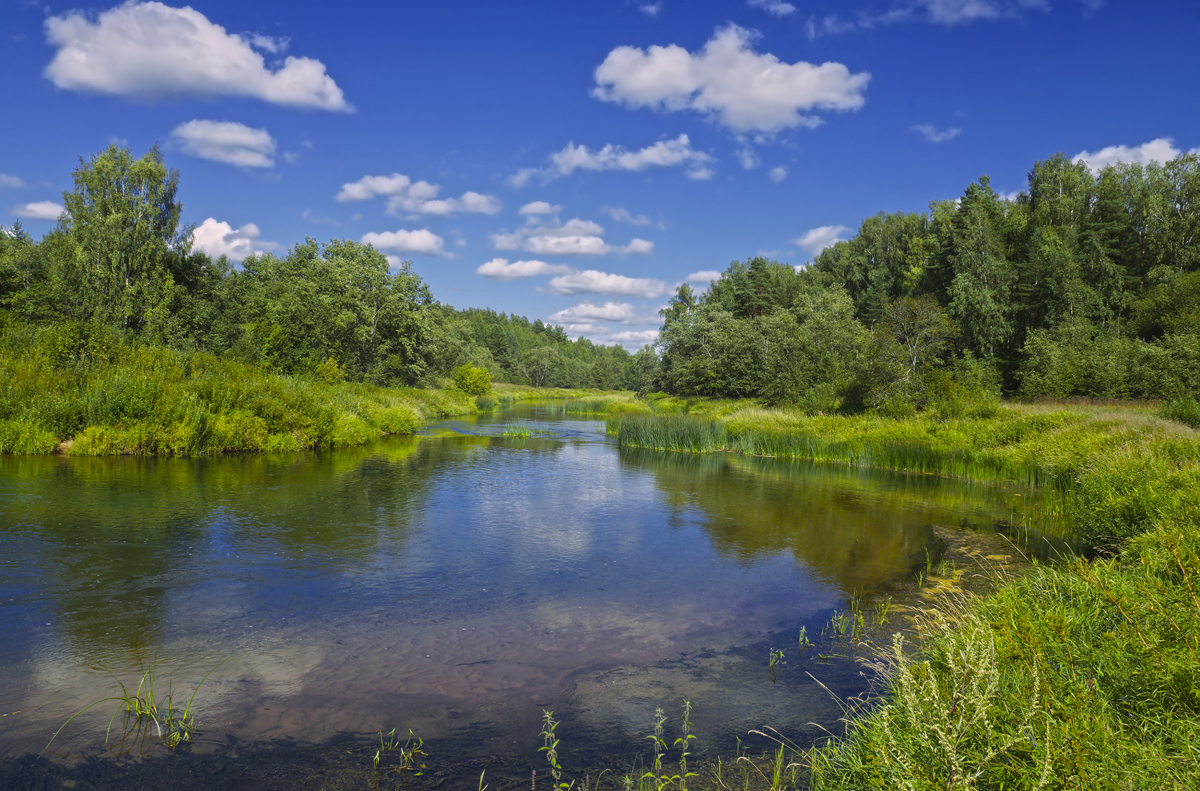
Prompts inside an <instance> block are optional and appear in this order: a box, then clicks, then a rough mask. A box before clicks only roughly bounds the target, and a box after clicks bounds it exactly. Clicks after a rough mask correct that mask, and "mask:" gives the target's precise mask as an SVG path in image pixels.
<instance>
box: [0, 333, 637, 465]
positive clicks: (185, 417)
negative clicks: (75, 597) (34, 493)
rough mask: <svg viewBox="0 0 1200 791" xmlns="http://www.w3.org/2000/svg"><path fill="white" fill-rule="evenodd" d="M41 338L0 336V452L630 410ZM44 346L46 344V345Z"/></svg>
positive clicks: (408, 429) (390, 429)
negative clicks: (589, 408) (60, 344)
mask: <svg viewBox="0 0 1200 791" xmlns="http://www.w3.org/2000/svg"><path fill="white" fill-rule="evenodd" d="M49 332H50V331H48V330H37V329H29V328H18V329H11V328H10V329H9V330H6V331H4V332H3V334H2V335H0V453H23V454H27V453H34V454H40V453H52V452H55V451H58V452H62V453H68V454H72V455H89V456H107V455H149V456H204V455H211V454H215V453H229V452H259V451H298V450H305V449H312V448H338V447H346V446H351V445H362V444H366V443H369V442H373V441H374V440H376V439H379V438H381V437H384V436H394V435H407V434H413V433H415V432H416V430H417V429H418V428H419V427H420V426H421V425H423V424H424V423H427V422H429V421H432V420H438V419H444V418H448V417H454V416H460V415H471V414H476V413H478V412H490V411H492V410H493V409H495V407H496V406H497V405H498V404H500V405H505V404H511V403H513V402H514V401H519V400H530V399H540V400H545V399H572V398H573V399H579V398H581V397H582V398H590V399H592V400H597V401H599V400H605V401H607V400H611V401H614V402H615V401H618V400H624V401H627V402H629V401H632V395H631V394H620V395H608V394H603V393H600V392H599V391H590V390H559V389H551V388H541V389H539V388H532V387H521V386H515V385H503V384H500V385H496V386H495V388H494V398H493V397H487V398H483V397H480V398H475V397H473V396H469V395H467V394H466V393H464V392H462V391H459V390H457V389H454V388H388V387H379V386H375V385H371V384H367V383H355V382H327V381H325V380H323V379H322V378H320V377H318V376H288V375H282V374H275V373H271V372H269V371H266V370H263V369H260V368H256V367H254V366H250V365H246V364H244V363H240V362H237V361H234V360H228V359H222V358H218V357H215V356H213V355H211V354H207V353H204V352H194V351H193V352H185V351H177V350H172V349H167V348H162V347H146V346H136V345H133V346H130V345H114V346H112V347H111V348H109V349H108V351H107V352H106V353H105V355H104V356H102V357H100V358H99V359H91V358H85V359H79V360H63V359H60V356H58V355H56V354H55V351H54V346H53V344H51V343H49V342H48V341H46V338H45V337H43V336H47V333H49ZM47 337H48V336H47Z"/></svg>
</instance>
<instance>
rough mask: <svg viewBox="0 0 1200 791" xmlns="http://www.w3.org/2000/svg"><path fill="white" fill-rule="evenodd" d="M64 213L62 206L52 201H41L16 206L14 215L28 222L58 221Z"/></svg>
mask: <svg viewBox="0 0 1200 791" xmlns="http://www.w3.org/2000/svg"><path fill="white" fill-rule="evenodd" d="M63 211H64V209H63V207H62V205H61V204H58V203H55V202H54V201H52V200H40V201H34V202H33V203H22V204H21V205H20V206H14V207H13V210H12V213H13V214H15V215H17V216H18V217H21V218H23V219H26V220H57V219H58V215H60V214H62V213H63Z"/></svg>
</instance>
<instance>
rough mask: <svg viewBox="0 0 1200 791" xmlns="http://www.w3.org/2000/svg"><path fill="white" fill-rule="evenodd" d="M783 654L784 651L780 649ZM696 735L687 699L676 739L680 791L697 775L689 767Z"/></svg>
mask: <svg viewBox="0 0 1200 791" xmlns="http://www.w3.org/2000/svg"><path fill="white" fill-rule="evenodd" d="M780 653H781V654H782V653H783V652H782V651H780ZM695 738H696V735H695V734H694V733H692V702H691V701H690V700H685V701H684V702H683V725H682V726H681V727H680V736H679V738H678V739H676V740H675V746H676V747H678V748H679V750H680V752H679V791H687V781H688V778H689V777H695V776H696V773H695V772H689V771H688V768H687V759H688V756H689V755H691V754H692V753H691V751H690V750H689V749H688V747H689V746H690V744H691V741H692V739H695Z"/></svg>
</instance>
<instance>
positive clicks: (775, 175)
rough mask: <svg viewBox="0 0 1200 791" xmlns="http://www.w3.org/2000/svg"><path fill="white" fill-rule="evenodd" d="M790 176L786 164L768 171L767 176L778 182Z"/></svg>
mask: <svg viewBox="0 0 1200 791" xmlns="http://www.w3.org/2000/svg"><path fill="white" fill-rule="evenodd" d="M787 177H788V169H787V167H786V166H785V165H777V166H775V167H773V168H771V169H770V170H768V171H767V178H769V179H771V181H774V182H775V183H776V184H778V183H779V182H781V181H783V180H784V179H785V178H787Z"/></svg>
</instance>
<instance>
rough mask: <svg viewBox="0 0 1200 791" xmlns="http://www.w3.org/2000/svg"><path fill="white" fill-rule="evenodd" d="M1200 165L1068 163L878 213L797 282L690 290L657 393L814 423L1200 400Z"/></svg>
mask: <svg viewBox="0 0 1200 791" xmlns="http://www.w3.org/2000/svg"><path fill="white" fill-rule="evenodd" d="M1198 235H1200V158H1198V157H1197V156H1196V155H1195V154H1187V155H1183V156H1180V157H1178V158H1176V159H1174V160H1172V161H1170V162H1167V163H1165V164H1157V163H1152V164H1149V165H1141V164H1137V163H1121V164H1116V165H1111V166H1108V167H1105V168H1103V169H1102V170H1100V171H1099V172H1098V173H1093V172H1092V171H1091V170H1090V169H1089V167H1088V165H1087V164H1086V163H1084V162H1074V161H1072V160H1070V159H1069V158H1067V157H1065V156H1063V155H1061V154H1059V155H1056V156H1053V157H1051V158H1049V159H1047V160H1045V161H1042V162H1038V163H1036V164H1035V165H1034V167H1033V169H1032V170H1031V171H1030V173H1029V179H1028V189H1027V190H1026V191H1024V192H1021V193H1020V194H1018V195H1017V196H1016V197H1015V198H1011V199H1009V198H1003V197H1001V196H999V195H997V193H996V192H995V191H994V190H993V189H992V187H991V185H990V182H989V179H988V177H986V176H984V177H982V178H980V179H979V181H978V182H976V183H973V184H971V185H969V186H968V187H967V189H966V190H965V191H964V193H963V195H962V196H961V197H960V198H958V199H957V200H952V201H935V202H933V203H931V204H930V205H929V211H928V212H924V213H904V212H897V213H893V214H887V213H880V214H877V215H875V216H873V217H869V218H867V219H865V220H864V221H863V222H862V225H861V226H860V227H859V229H858V232H857V233H856V234H855V235H854V237H853V238H851V239H849V240H847V241H841V242H838V243H836V244H835V245H833V246H832V247H830V248H827V249H825V250H823V251H822V252H821V253H820V254H819V255H817V256H816V257H815V259H814V260H813V261H812V262H811V263H809V264H808V265H806V266H803V267H798V268H793V267H791V266H788V265H785V264H780V263H777V262H774V261H768V260H765V259H763V258H751V259H749V260H747V261H745V262H740V261H735V262H734V263H733V264H731V265H730V266H729V268H728V269H726V270H725V272H724V273H723V274H722V275H721V277H720V279H719V280H717V281H716V282H714V283H713V284H712V286H711V288H710V289H709V290H708V291H707V292H706V293H704V294H697V293H695V292H694V291H693V290H692V289H691V288H690V287H688V286H687V285H684V286H681V287H679V289H678V291H677V292H676V293H675V295H674V297H673V298H672V299H671V302H670V304H669V306H668V307H667V308H666V309H664V310H663V311H662V316H663V326H662V332H661V336H660V339H659V341H658V345H657V352H658V354H657V355H653V356H652V355H651V352H650V351H649V350H643V352H641V353H639V355H637V359H635V371H638V370H641V371H643V372H645V373H644V381H643V382H642V383H641V385H640V386H641V387H643V388H650V389H663V390H667V391H669V392H673V393H678V394H703V395H719V396H755V397H760V398H763V399H766V400H767V401H769V402H773V403H791V404H798V405H800V406H803V407H806V408H808V409H810V410H814V411H828V410H832V409H860V408H881V409H889V410H900V411H907V410H911V409H920V408H923V407H924V406H927V405H928V404H930V403H931V402H933V401H936V400H945V399H947V398H954V397H957V396H958V395H962V394H964V393H968V392H974V393H980V392H990V393H994V394H1000V393H1004V394H1007V395H1015V396H1020V397H1026V398H1037V397H1057V398H1064V397H1070V396H1095V397H1103V398H1178V397H1181V396H1190V395H1191V394H1193V393H1195V391H1196V388H1197V386H1198V385H1200V238H1198Z"/></svg>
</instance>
